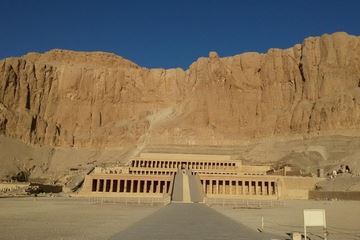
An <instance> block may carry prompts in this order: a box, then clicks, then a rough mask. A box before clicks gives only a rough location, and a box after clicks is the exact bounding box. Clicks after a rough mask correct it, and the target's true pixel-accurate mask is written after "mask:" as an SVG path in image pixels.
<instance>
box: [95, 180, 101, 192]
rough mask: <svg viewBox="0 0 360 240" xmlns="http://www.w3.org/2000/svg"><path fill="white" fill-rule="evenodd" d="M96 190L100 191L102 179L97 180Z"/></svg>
mask: <svg viewBox="0 0 360 240" xmlns="http://www.w3.org/2000/svg"><path fill="white" fill-rule="evenodd" d="M96 184H97V186H96V192H100V179H98V180H97V183H96Z"/></svg>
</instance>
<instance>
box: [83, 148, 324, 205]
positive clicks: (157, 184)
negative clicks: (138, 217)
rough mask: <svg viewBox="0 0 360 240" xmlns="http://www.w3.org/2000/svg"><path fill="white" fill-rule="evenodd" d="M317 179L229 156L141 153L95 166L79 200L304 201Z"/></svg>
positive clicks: (86, 178)
mask: <svg viewBox="0 0 360 240" xmlns="http://www.w3.org/2000/svg"><path fill="white" fill-rule="evenodd" d="M320 180H322V179H321V178H319V177H313V176H304V175H303V174H301V172H296V171H292V169H291V168H289V167H286V168H282V169H273V168H272V167H271V166H270V165H243V164H242V161H241V160H239V159H236V157H234V156H231V155H201V154H168V153H141V154H140V156H138V157H135V158H132V159H130V161H129V162H128V163H127V164H125V165H124V166H116V167H106V168H102V167H96V168H95V169H94V170H93V171H92V172H91V173H89V174H88V175H86V177H85V180H84V183H83V187H82V189H81V191H80V195H81V196H92V197H141V198H158V199H170V200H172V201H184V202H207V201H209V200H211V199H217V198H225V199H227V198H228V199H259V200H262V199H264V200H266V199H269V200H280V199H307V198H308V192H309V190H312V189H314V187H315V184H316V183H317V182H319V181H320Z"/></svg>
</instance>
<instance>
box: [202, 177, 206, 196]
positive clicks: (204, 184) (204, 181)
mask: <svg viewBox="0 0 360 240" xmlns="http://www.w3.org/2000/svg"><path fill="white" fill-rule="evenodd" d="M202 184H203V186H202V187H203V193H206V192H207V191H206V187H207V186H206V180H203V181H202Z"/></svg>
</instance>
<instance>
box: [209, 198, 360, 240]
mask: <svg viewBox="0 0 360 240" xmlns="http://www.w3.org/2000/svg"><path fill="white" fill-rule="evenodd" d="M303 209H325V211H326V221H327V226H328V232H329V235H328V240H348V239H349V240H350V239H360V202H359V201H303V200H294V201H285V203H284V206H283V207H278V208H269V209H233V208H215V210H217V211H218V212H220V213H222V214H224V215H225V216H228V217H230V218H232V219H233V220H235V221H237V222H239V223H242V224H244V225H245V226H248V227H249V228H251V229H253V230H256V229H257V228H261V217H262V216H263V217H264V230H265V232H269V233H272V234H276V235H279V236H282V237H283V238H284V239H290V238H289V237H288V235H287V234H286V233H291V232H303ZM308 232H311V233H310V234H309V235H308V236H309V237H310V239H314V240H315V239H323V238H322V236H323V230H322V228H321V227H312V228H309V229H308ZM320 236H321V237H320Z"/></svg>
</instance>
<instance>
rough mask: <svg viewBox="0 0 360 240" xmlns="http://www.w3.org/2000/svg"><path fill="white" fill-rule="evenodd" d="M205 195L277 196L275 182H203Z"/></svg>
mask: <svg viewBox="0 0 360 240" xmlns="http://www.w3.org/2000/svg"><path fill="white" fill-rule="evenodd" d="M201 184H202V187H203V191H204V193H205V194H229V195H267V196H269V195H277V191H278V190H277V184H276V182H274V181H250V180H249V181H238V180H201Z"/></svg>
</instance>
